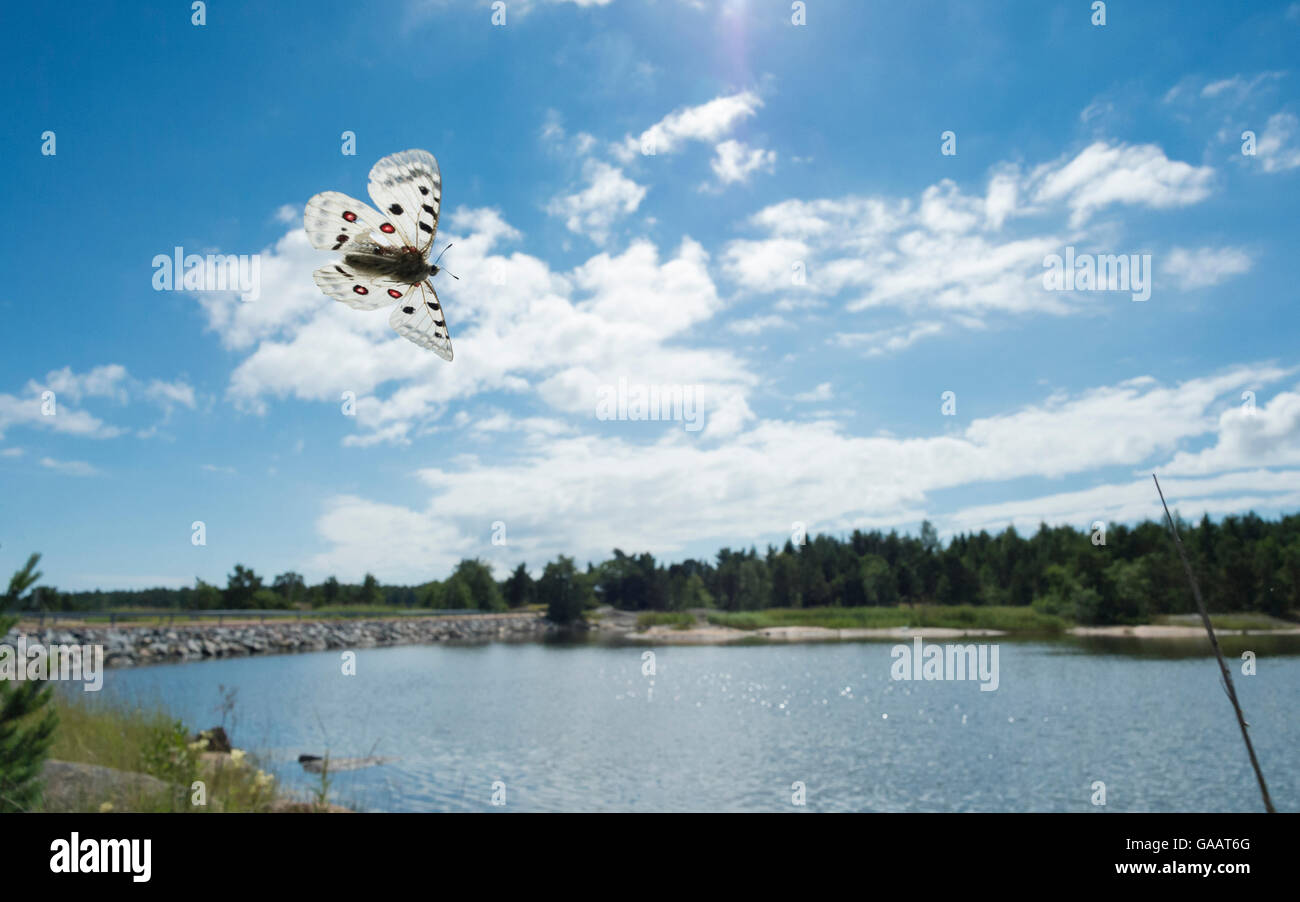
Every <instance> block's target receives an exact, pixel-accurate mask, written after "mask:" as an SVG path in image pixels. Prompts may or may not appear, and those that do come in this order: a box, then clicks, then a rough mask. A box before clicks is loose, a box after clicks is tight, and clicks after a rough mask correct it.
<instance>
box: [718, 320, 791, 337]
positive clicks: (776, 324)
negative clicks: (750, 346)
mask: <svg viewBox="0 0 1300 902" xmlns="http://www.w3.org/2000/svg"><path fill="white" fill-rule="evenodd" d="M786 323H787V320H786V319H785V317H783V316H772V315H765V316H751V317H748V318H747V319H733V320H732V321H731V322H729V323H727V328H728V329H730V330H731V331H732V332H735V333H736V334H737V335H759V334H761V333H763V332H772V331H775V330H777V329H780V328H782V327H783V326H785V325H786Z"/></svg>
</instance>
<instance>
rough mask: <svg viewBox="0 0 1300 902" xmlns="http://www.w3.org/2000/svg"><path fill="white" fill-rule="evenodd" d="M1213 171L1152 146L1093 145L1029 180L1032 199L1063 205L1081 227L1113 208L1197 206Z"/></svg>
mask: <svg viewBox="0 0 1300 902" xmlns="http://www.w3.org/2000/svg"><path fill="white" fill-rule="evenodd" d="M1213 179H1214V170H1213V169H1212V168H1210V167H1209V166H1192V165H1190V164H1188V163H1183V162H1181V161H1178V160H1171V159H1169V158H1168V157H1166V156H1165V153H1164V151H1163V150H1161V149H1160V148H1159V147H1157V146H1156V145H1154V144H1141V145H1136V146H1134V145H1126V144H1118V145H1113V144H1107V143H1106V142H1104V141H1098V142H1096V143H1093V144H1091V145H1089V146H1088V147H1086V148H1084V149H1083V151H1081V152H1080V153H1079V154H1078V155H1077V156H1075V157H1074V158H1073V159H1071V160H1068V161H1067V160H1059V161H1057V162H1055V163H1047V164H1044V165H1043V166H1040V167H1038V168H1037V169H1036V170H1034V172H1033V173H1032V175H1031V176H1030V180H1029V181H1030V185H1031V186H1032V190H1033V197H1034V200H1035V201H1037V202H1040V203H1050V202H1056V201H1059V202H1064V203H1065V204H1066V206H1068V207H1069V209H1070V210H1071V211H1072V212H1073V216H1072V217H1071V222H1072V224H1074V225H1081V224H1082V223H1084V222H1086V221H1087V220H1088V218H1089V217H1091V216H1092V215H1093V214H1094V213H1096V212H1097V211H1099V210H1103V209H1105V208H1106V207H1109V206H1112V205H1116V204H1128V205H1139V206H1146V207H1153V208H1156V209H1170V208H1173V207H1183V206H1187V205H1189V204H1194V203H1198V202H1199V201H1202V200H1204V199H1205V198H1206V197H1208V196H1209V194H1210V188H1211V185H1212V182H1213Z"/></svg>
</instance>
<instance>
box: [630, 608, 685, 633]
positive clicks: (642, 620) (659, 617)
mask: <svg viewBox="0 0 1300 902" xmlns="http://www.w3.org/2000/svg"><path fill="white" fill-rule="evenodd" d="M652 626H671V627H672V628H673V629H675V630H688V629H690V628H691V627H693V626H695V615H694V614H688V613H686V612H685V611H646V612H645V613H644V614H641V615H639V616H638V617H637V618H636V628H637V629H638V630H647V629H649V628H650V627H652Z"/></svg>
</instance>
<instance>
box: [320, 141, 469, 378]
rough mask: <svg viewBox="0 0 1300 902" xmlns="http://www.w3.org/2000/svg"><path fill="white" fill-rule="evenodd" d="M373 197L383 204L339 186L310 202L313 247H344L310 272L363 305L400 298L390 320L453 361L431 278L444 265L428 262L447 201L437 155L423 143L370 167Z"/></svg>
mask: <svg viewBox="0 0 1300 902" xmlns="http://www.w3.org/2000/svg"><path fill="white" fill-rule="evenodd" d="M370 197H371V199H372V200H374V202H375V204H376V206H377V207H378V209H375V208H374V207H371V206H370V205H369V204H367V203H366V202H364V201H360V200H357V199H356V198H354V197H350V196H348V195H346V194H343V193H341V192H338V191H323V192H321V193H320V194H317V195H316V196H315V197H313V198H312V199H311V200H309V201H308V202H307V209H306V211H305V212H304V214H303V226H304V228H305V229H306V231H307V237H308V238H309V239H310V240H311V243H312V246H313V247H316V248H320V249H321V250H333V251H342V253H343V257H342V259H340V260H337V261H335V262H334V263H331V264H329V265H327V266H322V267H321V268H320V269H318V270H316V272H314V273H312V278H313V279H314V280H315V282H316V284H317V285H318V286H320V289H321V291H323V292H325V294H327V295H329V296H330V297H332V298H334V299H335V300H336V301H340V302H342V303H344V304H347V305H348V306H349V307H353V308H355V309H358V310H378V309H379V308H381V307H386V306H389V305H391V304H395V306H394V307H393V310H392V313H391V315H390V316H389V317H388V322H389V325H391V326H392V327H393V329H394V330H395V331H396V332H397V334H398V335H401V336H402V337H403V338H406V339H408V340H410V341H412V342H414V343H415V344H417V345H419V346H420V347H422V348H427V349H428V350H431V351H433V352H434V353H435V354H437V355H438V356H440V357H442V358H443V359H445V360H451V359H452V350H451V337H450V335H449V334H448V332H447V322H446V318H445V317H444V315H443V312H442V304H441V302H440V301H439V300H438V293H437V292H436V291H435V290H434V288H433V282H432V279H433V277H434V276H436V275H437V274H438V273H439V272H440V271H441V270H440V268H439V267H438V265H437V264H436V263H432V262H430V261H429V252H430V251H431V250H432V249H433V239H434V236H435V235H436V234H437V230H438V213H439V210H440V209H441V206H442V175H441V173H440V172H439V171H438V161H437V160H436V159H434V156H433V154H431V153H429V152H428V151H424V150H404V151H402V152H401V153H395V154H391V155H389V156H386V157H384V158H383V159H382V160H380V161H379V162H378V163H376V164H375V165H374V168H373V169H371V170H370ZM381 211H382V212H381ZM444 250H445V248H444Z"/></svg>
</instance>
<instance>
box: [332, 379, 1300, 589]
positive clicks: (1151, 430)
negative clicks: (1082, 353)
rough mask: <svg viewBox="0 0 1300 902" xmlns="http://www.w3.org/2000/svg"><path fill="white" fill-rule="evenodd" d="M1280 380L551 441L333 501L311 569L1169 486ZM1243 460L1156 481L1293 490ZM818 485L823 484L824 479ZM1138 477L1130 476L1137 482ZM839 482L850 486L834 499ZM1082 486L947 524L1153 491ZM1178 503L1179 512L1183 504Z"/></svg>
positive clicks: (1088, 517) (1136, 388) (1093, 509)
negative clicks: (907, 421)
mask: <svg viewBox="0 0 1300 902" xmlns="http://www.w3.org/2000/svg"><path fill="white" fill-rule="evenodd" d="M1286 372H1287V371H1284V370H1280V369H1278V368H1275V367H1267V366H1257V367H1238V368H1236V369H1234V370H1232V371H1229V372H1225V373H1220V374H1217V375H1213V376H1207V377H1203V378H1199V379H1192V380H1188V381H1186V382H1183V383H1180V384H1177V385H1171V386H1166V385H1162V384H1160V383H1158V382H1157V381H1156V380H1154V379H1151V378H1149V377H1143V378H1135V379H1129V380H1126V381H1124V382H1121V383H1118V384H1116V385H1112V386H1100V387H1097V388H1094V389H1091V390H1088V391H1083V392H1079V393H1076V394H1073V395H1065V394H1056V395H1052V396H1050V397H1048V398H1046V399H1045V400H1043V401H1042V402H1040V403H1037V404H1031V405H1028V406H1025V407H1022V408H1019V409H1016V410H1011V411H1009V412H1007V413H1004V414H999V415H996V416H992V417H984V418H980V419H978V420H975V421H973V422H971V423H970V424H969V425H968V426H966V428H965V429H963V430H961V431H960V432H953V433H949V434H940V435H935V436H928V437H927V436H917V437H902V438H899V437H880V436H877V437H856V436H852V435H848V434H846V433H845V432H844V431H843V430H842V429H841V428H839V427H838V426H837V425H836V424H835V423H834V422H833V421H829V420H815V421H812V422H803V423H796V422H787V421H779V420H763V419H758V418H754V417H753V416H752V414H751V415H750V416H748V417H746V416H744V415H743V414H742V415H741V416H740V418H739V422H735V421H733V422H730V423H728V424H727V430H730V431H729V432H727V435H728V436H729V440H728V441H726V442H700V441H697V440H694V439H692V438H691V437H690V436H688V435H687V434H686V433H684V432H682V431H681V430H669V431H666V432H663V433H662V434H661V435H660V436H659V438H658V439H657V440H655V441H653V442H651V443H649V444H637V443H635V442H633V441H631V440H629V439H627V438H626V437H624V436H621V435H616V434H612V433H611V434H603V435H593V434H576V435H558V436H556V437H554V438H553V439H551V440H549V441H544V442H541V443H539V444H537V445H536V446H534V447H531V448H530V449H527V450H526V451H525V452H524V453H523V454H521V455H519V456H518V457H517V458H516V459H514V460H512V461H510V462H506V463H501V462H491V463H489V462H483V461H480V460H479V459H478V458H463V459H461V460H460V461H457V462H452V463H450V464H448V465H446V466H439V467H433V468H428V469H424V470H421V471H419V474H418V476H419V478H420V480H421V481H422V482H423V483H424V484H425V485H426V486H427V487H428V489H429V491H430V497H429V499H428V501H427V504H424V505H417V506H413V507H405V506H394V505H389V504H381V503H377V502H371V501H367V500H365V499H362V498H358V497H356V496H343V497H340V498H337V499H334V500H333V501H332V502H331V503H330V504H329V505H328V506H327V508H326V512H325V514H324V515H322V517H321V518H320V520H319V521H318V524H317V527H318V531H319V532H320V534H321V537H322V538H323V539H325V540H326V541H327V542H329V543H330V545H331V548H330V550H329V551H328V552H327V553H326V554H324V555H322V556H321V558H320V559H319V560H318V561H317V562H316V566H319V567H324V568H325V569H329V570H332V571H337V572H339V573H340V575H341V576H342V575H344V574H347V575H348V576H349V577H355V576H356V575H359V574H360V573H361V572H363V571H364V570H366V569H371V570H374V571H376V572H381V571H382V572H383V573H384V574H385V578H387V579H395V580H396V579H423V578H427V577H428V575H429V574H430V573H444V572H446V571H447V570H449V569H450V568H451V567H452V566H454V564H455V561H456V560H458V559H459V558H460V557H463V556H473V555H480V556H484V557H486V558H488V559H489V560H491V561H493V562H494V563H496V564H497V565H498V567H499V568H500V567H505V566H513V565H514V564H516V563H518V562H519V560H521V559H527V560H529V561H531V562H533V563H535V564H536V563H540V562H542V561H543V560H545V559H548V558H550V557H553V556H554V555H555V554H557V553H565V554H574V555H576V556H577V557H578V559H579V561H582V560H584V559H600V558H601V557H603V556H605V555H607V554H608V552H609V549H610V548H612V547H615V546H617V547H622V548H634V549H638V550H648V551H651V552H653V553H655V554H657V555H672V554H677V553H680V552H681V551H682V549H684V548H686V547H687V546H688V545H691V544H693V543H701V542H703V543H708V542H710V541H714V542H723V541H736V540H738V539H739V540H744V541H752V540H756V539H757V540H761V539H762V537H763V536H772V537H775V536H777V535H779V534H781V533H783V532H784V531H786V530H788V528H789V524H790V522H792V521H794V520H809V519H815V520H816V522H817V524H818V528H819V529H825V530H830V531H835V530H846V529H851V528H855V527H859V526H861V527H867V528H869V527H871V526H873V525H886V526H892V525H896V524H898V523H905V522H915V521H916V520H919V519H920V518H921V517H922V516H924V515H925V511H926V508H927V505H928V503H929V498H930V496H931V495H932V494H933V493H936V492H938V491H941V490H943V489H949V488H954V487H958V486H969V485H975V484H980V483H1008V484H1014V485H1019V484H1022V483H1023V481H1024V480H1026V479H1028V478H1032V477H1040V478H1057V477H1061V476H1067V475H1076V474H1083V473H1091V472H1097V471H1100V470H1103V469H1104V468H1107V467H1115V466H1119V467H1128V468H1137V467H1142V468H1144V472H1145V471H1146V470H1149V469H1151V468H1157V469H1159V471H1160V472H1162V473H1164V472H1169V474H1170V476H1172V477H1180V474H1179V473H1177V472H1175V471H1177V470H1179V469H1180V468H1179V467H1177V466H1168V467H1165V466H1163V465H1164V464H1165V462H1166V461H1167V460H1168V459H1169V457H1170V455H1176V454H1177V453H1178V451H1179V450H1180V446H1182V445H1184V444H1185V443H1189V442H1193V441H1196V440H1202V439H1204V438H1205V437H1211V438H1213V437H1214V436H1216V435H1222V432H1221V430H1222V420H1221V418H1218V417H1216V415H1215V413H1214V410H1215V408H1216V407H1217V406H1218V405H1220V404H1222V403H1223V402H1224V400H1225V398H1228V399H1230V398H1233V397H1235V395H1236V394H1238V393H1239V392H1240V391H1241V390H1242V387H1243V386H1247V385H1255V386H1261V385H1265V384H1268V383H1271V382H1275V381H1277V380H1278V379H1279V378H1282V377H1283V376H1284V375H1285V374H1286ZM816 391H817V392H818V393H822V390H821V388H820V387H819V388H818V389H817V390H816ZM826 392H829V387H828V388H827V389H826ZM1291 397H1292V398H1296V396H1294V395H1292V396H1291ZM936 403H937V402H936ZM1296 403H1297V402H1296V401H1295V400H1291V401H1288V402H1286V404H1283V405H1282V406H1280V407H1279V408H1278V410H1279V411H1283V410H1286V411H1288V412H1287V413H1285V414H1283V413H1276V414H1275V413H1272V412H1268V413H1266V414H1265V415H1266V416H1267V417H1269V418H1270V419H1269V420H1268V422H1270V423H1271V422H1273V419H1272V418H1276V420H1277V422H1278V423H1282V424H1286V425H1285V428H1282V427H1281V426H1279V427H1278V428H1277V429H1276V430H1275V429H1274V427H1272V426H1270V427H1268V429H1266V430H1265V431H1266V432H1268V433H1269V434H1270V435H1271V436H1272V438H1270V439H1269V440H1268V441H1267V442H1265V443H1264V445H1262V446H1259V448H1267V449H1276V448H1282V447H1284V446H1286V445H1287V444H1288V440H1287V438H1286V436H1287V435H1291V436H1292V438H1291V439H1290V440H1289V444H1290V445H1291V446H1295V445H1296V443H1295V441H1294V430H1295V429H1296V423H1295V414H1294V411H1293V409H1292V407H1290V406H1288V405H1294V404H1296ZM1271 409H1272V405H1271V404H1270V411H1271ZM709 428H710V429H712V428H713V423H712V422H710V427H709ZM1288 430H1289V431H1288ZM724 431H726V430H724ZM1274 433H1276V434H1274ZM1269 453H1272V452H1271V451H1270V452H1269ZM1257 455H1258V456H1257ZM1260 456H1262V457H1264V458H1265V459H1264V460H1261V459H1259V458H1260ZM1252 460H1253V461H1254V467H1255V468H1256V469H1253V470H1250V471H1243V472H1241V473H1240V474H1238V475H1237V476H1235V477H1234V478H1232V479H1227V478H1223V477H1221V476H1220V477H1214V478H1215V479H1218V480H1220V481H1218V482H1216V483H1213V484H1211V483H1210V482H1205V481H1203V482H1201V483H1199V484H1197V485H1195V486H1193V485H1192V484H1191V482H1190V481H1189V480H1187V479H1184V478H1181V477H1180V478H1173V479H1170V480H1168V481H1167V482H1166V483H1165V486H1166V489H1167V491H1169V492H1170V493H1171V494H1175V493H1176V497H1177V498H1179V499H1185V498H1187V497H1192V496H1194V497H1197V498H1202V497H1209V496H1211V495H1213V494H1216V493H1218V494H1220V495H1221V494H1222V493H1224V492H1232V493H1235V495H1234V497H1235V498H1236V499H1237V500H1238V501H1239V500H1241V499H1243V498H1248V499H1249V498H1257V499H1262V500H1263V502H1267V501H1269V500H1270V497H1271V498H1272V500H1274V501H1277V500H1278V499H1285V498H1287V497H1288V495H1286V494H1280V495H1279V494H1278V492H1283V493H1287V492H1289V493H1290V495H1291V496H1294V495H1295V494H1296V492H1297V491H1298V490H1300V472H1297V471H1288V472H1285V473H1284V474H1283V476H1282V478H1279V476H1278V473H1277V471H1267V470H1265V469H1263V468H1264V467H1266V466H1276V465H1277V464H1275V463H1269V462H1268V459H1267V455H1266V454H1259V452H1258V448H1257V449H1256V451H1251V450H1245V451H1241V452H1239V453H1236V454H1235V456H1234V458H1233V463H1234V464H1235V463H1238V462H1242V461H1252ZM827 473H835V474H836V478H835V479H827V478H826V474H827ZM1143 478H1145V479H1147V482H1148V483H1149V477H1145V476H1143ZM1141 482H1142V479H1139V478H1137V477H1135V478H1134V481H1133V486H1138V485H1140V483H1141ZM846 485H847V486H853V487H854V491H852V492H846V491H844V488H843V487H844V486H846ZM612 487H616V488H612ZM1016 491H1018V492H1019V493H1021V494H1023V490H1022V489H1020V490H1016ZM1088 491H1089V492H1092V494H1091V495H1088V494H1079V493H1071V495H1070V496H1068V497H1067V496H1064V495H1062V496H1048V497H1046V498H1041V497H1034V496H1032V495H1029V496H1027V497H1024V498H1023V500H1021V501H1009V502H1006V503H1004V504H1001V505H995V506H986V507H977V508H969V509H967V510H965V511H959V512H958V513H957V514H955V515H953V516H952V517H950V518H949V521H950V522H951V523H952V524H954V525H960V524H963V523H975V522H979V523H981V524H982V523H985V522H993V523H994V524H995V525H1005V523H1006V522H1007V520H1009V519H1014V520H1017V521H1018V522H1023V523H1034V524H1036V523H1037V520H1038V519H1039V518H1043V519H1048V520H1052V521H1054V522H1059V521H1060V520H1062V519H1071V518H1073V519H1074V520H1075V521H1076V522H1081V523H1084V524H1085V525H1086V524H1087V523H1091V522H1092V520H1094V519H1109V515H1110V514H1111V513H1112V512H1114V513H1119V512H1123V511H1128V510H1137V511H1139V513H1138V514H1137V516H1147V515H1149V514H1150V513H1151V512H1152V510H1153V509H1152V508H1151V504H1152V503H1153V501H1154V495H1153V494H1152V495H1151V496H1142V497H1139V496H1138V495H1136V494H1133V492H1135V491H1137V490H1136V489H1133V488H1132V487H1131V486H1129V485H1126V484H1120V485H1119V487H1118V488H1116V489H1114V490H1109V489H1105V488H1100V489H1092V490H1088ZM1147 491H1150V490H1149V489H1148V490H1147ZM647 498H653V499H654V503H653V504H647V503H646V499H647ZM1178 503H1179V504H1180V506H1181V509H1182V510H1183V511H1184V512H1185V513H1186V512H1187V511H1188V506H1187V505H1186V504H1185V503H1183V501H1182V500H1180V501H1179V502H1178ZM1139 504H1140V505H1142V506H1141V507H1140V508H1139V507H1137V506H1135V505H1139ZM1225 504H1226V502H1225ZM1257 506H1260V505H1257ZM1228 509H1233V510H1240V509H1242V508H1241V507H1240V506H1238V507H1233V508H1228ZM493 520H503V521H505V522H506V523H508V524H509V527H510V543H511V544H510V546H509V547H508V548H506V549H498V548H494V547H493V546H491V545H490V544H489V543H488V542H487V540H486V534H487V530H488V528H489V524H490V523H491V522H492V521H493Z"/></svg>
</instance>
